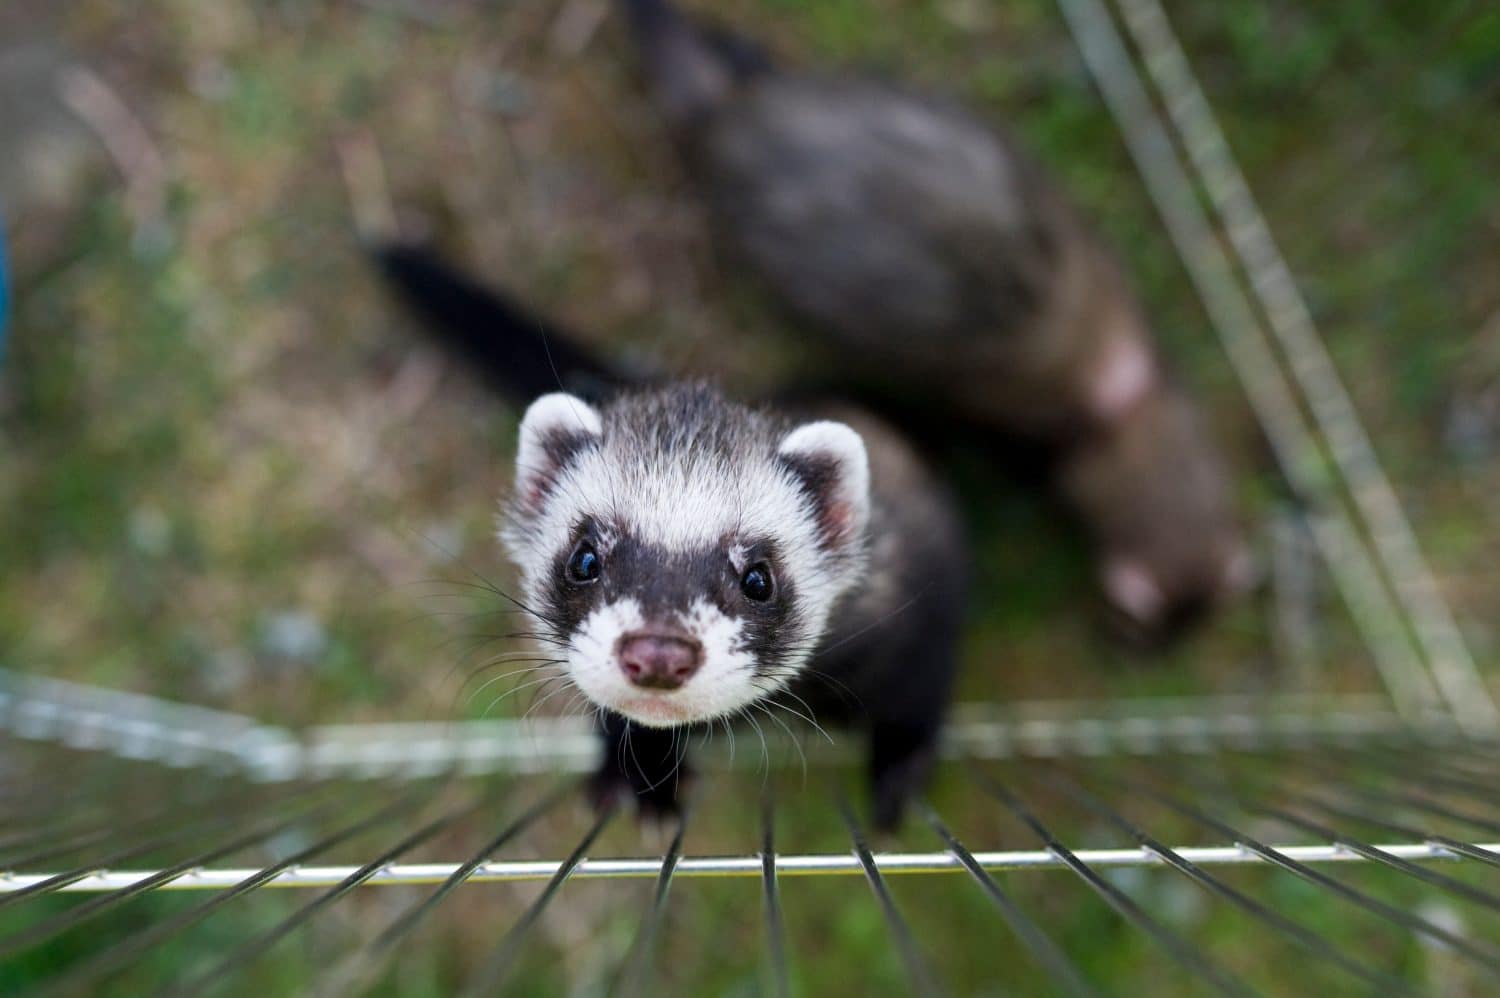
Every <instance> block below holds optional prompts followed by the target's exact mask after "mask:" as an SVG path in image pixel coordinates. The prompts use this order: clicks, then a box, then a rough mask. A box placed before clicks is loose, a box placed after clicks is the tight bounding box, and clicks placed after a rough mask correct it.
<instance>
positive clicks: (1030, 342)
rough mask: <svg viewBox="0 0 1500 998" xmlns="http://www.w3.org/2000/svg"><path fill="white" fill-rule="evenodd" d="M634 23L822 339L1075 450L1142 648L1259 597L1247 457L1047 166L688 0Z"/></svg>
mask: <svg viewBox="0 0 1500 998" xmlns="http://www.w3.org/2000/svg"><path fill="white" fill-rule="evenodd" d="M623 6H624V8H625V10H626V13H627V15H628V17H629V20H630V25H631V29H632V33H633V35H634V37H635V40H636V42H637V44H638V47H639V49H640V51H641V53H642V61H643V62H644V68H645V73H646V76H647V78H648V82H649V86H650V89H651V93H652V96H653V99H654V103H655V105H656V106H657V107H658V108H659V109H660V111H661V113H662V114H663V116H664V118H665V119H666V121H667V123H668V124H669V126H670V127H671V129H672V132H673V134H674V136H675V138H676V140H677V142H678V144H679V145H680V147H681V150H682V153H683V157H684V160H685V162H686V164H687V166H688V171H689V173H690V175H691V176H692V177H693V179H694V180H695V181H696V186H697V188H698V189H699V190H700V192H701V194H702V197H703V198H704V199H705V201H706V202H707V207H708V215H709V219H710V222H711V225H712V227H713V229H714V232H715V235H716V236H717V238H718V240H719V241H720V242H721V243H723V244H725V246H726V247H727V248H728V249H729V250H730V251H731V253H732V254H733V256H734V257H735V258H736V259H738V260H740V261H743V262H744V263H745V264H746V265H747V268H748V269H749V270H751V271H754V272H755V273H757V274H758V275H759V277H760V278H761V279H762V283H763V284H765V285H766V286H767V287H768V288H769V289H770V291H771V292H772V293H773V294H774V296H775V297H776V298H778V299H779V300H780V301H781V302H782V303H783V304H784V305H786V306H787V307H788V308H789V310H790V312H791V313H793V314H794V315H795V316H796V317H797V318H799V319H801V320H804V321H803V323H802V325H803V326H804V328H809V329H815V330H821V331H823V332H824V333H825V334H826V335H827V337H828V338H829V339H830V340H831V342H832V343H833V344H834V345H836V346H837V347H839V348H840V357H841V360H842V361H843V362H844V363H846V364H847V365H849V366H852V367H858V366H859V365H861V364H863V365H866V366H867V368H868V373H869V374H871V375H873V376H874V377H875V378H876V379H877V380H880V381H883V382H885V383H886V384H887V385H888V386H891V387H900V388H902V389H904V390H905V391H906V392H907V394H910V392H911V390H912V389H917V390H918V391H919V392H920V393H921V394H923V395H925V396H926V397H927V398H929V399H931V400H933V401H940V402H941V403H942V404H943V405H945V406H947V407H949V408H950V409H951V410H952V411H954V412H956V413H957V414H959V415H961V416H963V417H965V418H966V419H967V420H969V421H972V422H977V423H978V424H980V425H982V426H985V427H989V428H990V429H993V430H1000V431H1003V432H1004V433H1006V434H1008V435H1017V436H1021V437H1026V438H1030V439H1033V440H1037V441H1041V442H1043V443H1044V444H1045V445H1046V446H1047V447H1048V448H1049V449H1050V450H1052V451H1053V452H1054V453H1055V455H1056V462H1057V468H1058V471H1057V474H1058V482H1059V488H1060V492H1061V494H1062V495H1063V496H1064V498H1065V499H1066V501H1067V502H1068V503H1069V504H1070V505H1071V506H1072V508H1073V509H1074V510H1075V511H1076V513H1077V514H1078V515H1079V517H1080V519H1081V520H1082V521H1083V523H1084V525H1085V527H1086V528H1088V529H1089V530H1090V531H1091V532H1092V533H1093V535H1094V537H1095V539H1096V541H1097V544H1098V547H1099V549H1100V552H1101V556H1100V569H1099V572H1100V582H1101V585H1102V589H1103V592H1104V594H1105V596H1106V598H1107V599H1108V601H1109V602H1110V603H1111V604H1112V605H1113V607H1114V608H1115V609H1116V610H1117V611H1118V612H1119V613H1120V614H1121V615H1123V617H1124V618H1126V619H1127V620H1128V621H1130V622H1131V623H1132V624H1133V625H1134V627H1135V628H1136V629H1137V630H1138V631H1140V632H1141V633H1142V634H1144V635H1150V634H1161V633H1164V632H1168V631H1171V630H1173V629H1174V628H1176V627H1177V626H1178V625H1180V624H1183V623H1185V622H1187V621H1188V620H1189V619H1191V618H1192V617H1193V616H1195V615H1196V614H1197V612H1199V611H1202V610H1204V609H1207V608H1208V607H1210V606H1212V605H1213V604H1215V603H1216V602H1218V601H1220V600H1222V599H1224V598H1225V597H1227V596H1229V595H1230V594H1232V593H1234V592H1236V591H1238V590H1239V589H1240V588H1242V587H1243V586H1244V585H1245V583H1246V582H1247V581H1248V575H1249V574H1250V566H1249V559H1248V556H1247V554H1246V549H1245V545H1244V543H1243V541H1242V538H1241V531H1240V527H1239V524H1238V522H1237V516H1236V512H1235V509H1234V505H1233V500H1232V496H1231V491H1230V489H1229V487H1228V476H1227V473H1226V471H1225V465H1224V462H1223V461H1222V459H1221V458H1220V456H1219V454H1218V453H1217V451H1216V449H1215V447H1214V445H1213V443H1212V442H1211V441H1210V440H1209V439H1208V437H1207V436H1206V434H1205V433H1204V432H1203V431H1202V429H1201V428H1200V422H1201V420H1200V416H1199V414H1198V412H1197V411H1196V409H1195V407H1194V406H1193V405H1192V403H1191V401H1190V400H1189V399H1188V398H1187V396H1186V395H1185V393H1184V392H1183V391H1182V390H1181V388H1180V387H1179V386H1178V385H1177V384H1176V383H1175V382H1174V381H1173V380H1172V379H1171V378H1170V377H1169V376H1168V375H1167V374H1166V372H1165V371H1164V368H1163V364H1162V362H1161V359H1160V357H1159V356H1158V353H1157V350H1156V348H1155V346H1154V343H1153V340H1152V336H1151V332H1150V329H1149V327H1148V324H1147V322H1146V319H1145V317H1144V315H1143V314H1142V311H1141V309H1140V307H1139V305H1138V304H1137V302H1136V300H1135V298H1134V296H1133V294H1132V293H1131V290H1130V288H1129V286H1128V283H1127V281H1126V279H1125V276H1124V274H1123V273H1122V271H1121V269H1120V267H1119V265H1118V263H1117V262H1116V261H1115V259H1114V257H1113V255H1112V254H1111V253H1110V252H1109V250H1108V249H1107V248H1106V247H1105V245H1104V243H1103V242H1102V240H1101V239H1100V238H1099V237H1098V236H1097V235H1096V234H1095V233H1094V231H1093V230H1092V228H1091V227H1090V226H1089V225H1088V224H1087V223H1086V222H1085V221H1084V220H1083V219H1082V217H1081V216H1080V215H1079V213H1078V211H1077V210H1076V209H1075V208H1074V207H1073V206H1072V204H1070V203H1069V201H1068V200H1067V198H1065V197H1064V196H1063V195H1062V193H1061V192H1060V191H1059V190H1058V189H1057V188H1056V187H1055V186H1054V185H1053V184H1052V183H1051V182H1050V180H1049V179H1048V178H1047V176H1046V174H1045V172H1044V171H1043V170H1042V168H1041V167H1040V165H1039V164H1037V163H1036V162H1035V161H1033V160H1032V159H1031V158H1030V157H1029V156H1027V155H1026V154H1025V153H1024V152H1022V151H1021V150H1020V149H1019V148H1017V146H1016V145H1015V144H1014V142H1012V141H1011V140H1010V139H1009V138H1008V137H1005V136H1003V135H1000V134H997V133H996V132H995V131H994V130H993V129H991V128H989V127H988V126H986V125H985V124H983V123H981V122H980V121H978V120H977V119H976V118H975V117H973V116H972V115H970V114H969V113H967V112H966V111H965V110H964V109H962V108H961V107H959V106H957V105H955V104H953V103H951V102H948V101H946V100H943V99H939V98H936V97H933V96H929V95H925V94H921V93H916V92H914V91H911V90H908V89H906V88H903V87H901V86H898V85H895V84H893V83H889V82H885V81H879V80H871V79H864V78H859V77H855V76H847V75H819V74H814V73H802V72H796V71H789V70H782V69H780V68H778V67H777V66H776V65H774V63H773V61H772V60H771V58H770V57H769V56H768V55H767V54H766V52H765V51H764V50H763V49H762V48H760V47H758V46H756V45H754V44H753V43H751V42H749V41H746V40H743V39H738V38H736V37H735V36H732V35H730V34H729V33H727V32H725V31H722V30H719V29H717V28H710V27H704V26H700V25H698V24H697V23H695V22H693V21H692V20H690V19H689V18H688V17H687V16H686V15H684V14H682V13H681V12H680V11H679V10H677V9H676V8H675V7H673V6H672V5H671V4H670V3H668V2H666V0H623ZM892 382H897V383H898V385H892V384H891V383H892Z"/></svg>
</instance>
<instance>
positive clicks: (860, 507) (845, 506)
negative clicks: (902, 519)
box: [777, 421, 870, 551]
mask: <svg viewBox="0 0 1500 998" xmlns="http://www.w3.org/2000/svg"><path fill="white" fill-rule="evenodd" d="M777 453H778V455H779V456H780V457H781V460H782V461H783V462H785V464H786V466H787V467H788V468H789V469H791V471H792V473H793V474H795V475H796V476H797V480H798V481H799V482H800V483H801V485H802V488H803V490H804V491H805V492H806V493H807V494H808V496H809V497H810V498H811V499H812V501H813V506H814V508H815V509H816V510H817V515H818V534H819V540H820V541H821V542H822V545H823V547H824V548H826V549H828V550H834V551H842V550H844V549H846V548H848V547H849V546H850V545H852V544H854V543H856V542H857V541H859V540H860V538H862V537H863V536H864V532H865V526H866V524H868V523H869V520H870V460H869V457H868V456H867V455H866V454H865V442H864V440H862V439H861V438H860V435H859V434H858V433H855V432H854V431H853V430H852V429H850V428H849V427H848V426H846V425H845V424H843V423H834V422H829V421H820V422H816V423H804V424H803V425H801V426H799V427H797V428H796V429H795V430H793V431H792V432H790V433H788V434H787V435H786V437H785V438H784V439H783V440H782V441H781V446H780V447H779V448H778V449H777Z"/></svg>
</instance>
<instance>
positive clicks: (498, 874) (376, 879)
mask: <svg viewBox="0 0 1500 998" xmlns="http://www.w3.org/2000/svg"><path fill="white" fill-rule="evenodd" d="M1475 845H1476V847H1477V848H1480V849H1485V850H1488V851H1495V850H1500V842H1479V843H1475ZM1276 848H1277V849H1278V850H1279V851H1280V852H1281V853H1283V854H1284V855H1286V856H1290V857H1293V858H1295V859H1296V860H1297V861H1299V862H1302V863H1318V864H1326V863H1332V864H1349V863H1361V862H1364V861H1365V860H1364V858H1363V857H1361V856H1359V855H1358V854H1356V853H1352V852H1350V851H1349V850H1348V849H1346V848H1344V847H1342V846H1340V845H1337V844H1333V843H1327V844H1315V845H1305V844H1304V845H1284V846H1277V847H1276ZM1379 848H1380V850H1381V851H1382V852H1386V853H1389V854H1391V855H1393V856H1400V857H1401V858H1403V859H1408V860H1412V861H1413V862H1452V861H1454V860H1455V858H1456V857H1454V856H1453V855H1452V853H1450V852H1449V851H1448V850H1447V849H1444V848H1442V847H1439V846H1437V845H1434V844H1433V843H1430V842H1391V843H1382V844H1380V845H1379ZM1072 852H1073V855H1075V856H1076V857H1077V858H1078V859H1079V860H1080V861H1082V862H1085V863H1088V864H1089V865H1090V866H1095V867H1100V868H1125V867H1156V866H1162V865H1164V864H1163V863H1162V860H1161V857H1159V856H1157V855H1155V854H1154V853H1152V852H1150V851H1149V850H1144V849H1138V848H1136V849H1075V850H1072ZM1176 852H1178V853H1179V854H1180V855H1182V856H1184V857H1186V858H1188V859H1190V860H1191V861H1192V862H1194V863H1197V864H1199V865H1201V866H1245V865H1256V864H1259V863H1261V862H1262V857H1259V856H1257V855H1255V853H1254V852H1252V851H1249V850H1247V849H1246V848H1241V847H1240V846H1239V845H1233V846H1178V847H1176ZM973 856H974V859H975V861H976V862H978V863H979V865H980V866H981V867H983V868H984V869H986V870H1061V869H1068V868H1069V864H1067V863H1065V862H1064V861H1063V860H1062V859H1061V858H1059V857H1058V856H1056V855H1054V854H1053V853H1051V852H1050V851H1048V850H1046V849H1030V850H1028V849H1012V850H996V851H983V852H976V853H974V854H973ZM874 861H875V865H876V867H877V868H878V869H879V870H880V872H881V873H882V874H884V875H886V876H903V875H914V874H930V873H964V872H965V868H964V865H963V864H962V863H961V862H959V861H958V859H957V858H956V857H955V856H954V855H953V854H952V853H949V852H946V851H944V852H887V853H876V854H874ZM661 864H662V857H660V856H651V857H632V858H625V859H586V860H584V861H583V862H580V863H579V864H578V866H577V868H576V869H575V870H574V871H573V873H572V877H573V878H574V879H578V880H654V879H656V878H657V877H659V876H660V875H661ZM460 865H461V864H458V863H415V864H402V863H388V864H386V865H385V866H383V867H382V868H381V869H380V870H379V871H378V872H377V873H376V874H375V875H373V876H371V877H368V878H366V879H365V880H364V881H362V885H366V886H370V887H403V886H405V887H409V886H413V885H417V886H421V885H429V886H433V885H437V884H441V883H443V882H444V881H445V880H447V879H448V878H449V877H451V876H453V873H454V871H456V870H457V869H458V868H459V866H460ZM772 865H773V866H774V867H775V870H776V875H777V879H778V880H779V879H780V878H782V877H828V876H859V875H861V874H863V872H864V867H863V866H862V865H861V863H860V861H859V859H858V857H856V856H854V855H852V854H850V853H791V854H781V855H778V856H775V857H773V860H772ZM564 866H565V861H562V860H555V859H545V860H516V861H502V862H490V863H484V864H483V865H481V866H480V867H479V869H478V870H477V871H475V872H474V873H473V874H472V875H470V876H469V877H468V878H467V879H466V880H465V883H472V884H499V883H510V884H515V883H527V882H531V883H536V882H538V881H546V880H550V879H552V878H553V877H554V876H556V875H557V872H558V870H559V869H560V868H562V867H564ZM764 867H765V860H764V857H763V856H762V855H760V854H758V853H757V854H755V855H752V856H684V857H682V859H681V860H679V861H678V863H677V869H676V871H675V872H674V873H673V876H674V878H693V879H701V878H742V879H752V878H754V879H762V878H763V877H764ZM358 869H359V868H358V867H355V866H352V865H351V866H304V867H300V868H297V869H291V870H286V871H283V872H282V873H281V874H280V875H278V876H276V877H274V878H273V879H272V880H270V881H269V882H268V883H267V884H266V885H265V886H267V887H272V888H279V889H306V888H318V887H331V886H334V885H336V884H339V883H341V882H342V881H344V880H345V879H347V878H348V877H349V876H351V875H352V874H353V873H355V872H357V871H358ZM155 872H156V871H153V870H118V871H108V870H106V871H102V872H99V873H96V874H94V875H92V876H90V877H89V878H87V879H86V880H82V881H79V882H78V883H76V884H70V885H69V886H67V887H64V888H62V889H61V890H59V892H58V893H60V894H61V893H90V892H94V893H97V892H100V891H115V890H119V889H120V888H122V887H128V886H130V885H131V884H134V883H136V882H138V881H140V880H142V879H144V878H146V877H148V876H151V875H152V874H153V873H155ZM258 872H259V870H257V869H254V868H250V869H201V870H189V871H188V872H186V873H184V874H182V875H181V876H180V877H178V878H177V879H176V880H172V881H169V882H167V883H164V884H162V885H160V886H158V887H157V888H156V890H158V891H221V890H226V889H228V888H232V887H234V886H236V885H237V884H238V883H239V882H240V881H241V880H243V879H245V878H246V877H249V876H253V875H255V874H256V873H258ZM44 877H45V875H44V874H36V875H34V876H18V877H9V878H7V877H0V891H5V890H15V889H19V888H22V887H25V886H26V885H27V884H28V883H30V882H31V881H32V880H40V879H43V878H44Z"/></svg>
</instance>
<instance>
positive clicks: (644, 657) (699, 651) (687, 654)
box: [618, 634, 703, 690]
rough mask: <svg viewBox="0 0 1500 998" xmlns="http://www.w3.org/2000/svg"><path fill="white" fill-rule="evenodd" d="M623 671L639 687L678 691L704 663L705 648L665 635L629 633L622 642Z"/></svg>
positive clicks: (696, 643) (621, 664)
mask: <svg viewBox="0 0 1500 998" xmlns="http://www.w3.org/2000/svg"><path fill="white" fill-rule="evenodd" d="M618 654H619V659H620V669H621V671H623V672H624V673H625V676H626V678H627V679H629V680H630V681H631V682H632V683H634V684H635V685H636V686H642V687H645V688H646V689H648V690H675V689H677V687H679V686H681V685H682V684H683V683H685V682H687V681H688V678H689V677H691V676H692V674H693V673H695V672H697V671H698V666H699V665H701V664H702V662H703V646H702V645H701V644H699V643H698V642H696V641H692V640H689V639H686V638H679V637H671V636H668V635H664V634H627V635H625V636H624V637H623V638H621V639H620V650H619V653H618Z"/></svg>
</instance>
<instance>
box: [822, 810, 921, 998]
mask: <svg viewBox="0 0 1500 998" xmlns="http://www.w3.org/2000/svg"><path fill="white" fill-rule="evenodd" d="M838 808H839V813H840V815H841V816H842V817H843V819H844V824H845V826H846V827H847V828H848V829H849V838H850V839H851V841H852V842H853V844H854V855H855V856H856V857H857V858H858V860H859V865H860V868H861V869H863V870H864V873H865V879H866V880H867V881H868V882H869V884H870V890H872V891H873V892H874V893H875V900H876V901H878V902H879V903H880V911H881V914H883V915H884V916H885V924H886V927H887V928H889V929H890V931H891V937H892V938H893V939H894V940H895V941H896V951H897V952H898V953H900V954H901V962H902V963H903V964H904V965H905V966H906V974H907V977H909V978H910V979H911V984H912V989H913V990H914V991H915V992H916V993H917V994H923V995H937V994H942V993H943V989H942V987H941V986H940V985H939V984H938V982H937V978H936V977H935V976H934V975H933V973H932V970H931V969H930V968H929V967H928V965H927V959H926V957H924V956H923V955H922V950H921V947H919V946H918V945H917V938H916V936H914V935H912V931H911V926H909V925H907V924H906V919H905V918H903V917H902V916H901V912H900V910H899V909H898V908H897V907H896V899H895V898H894V897H892V896H891V889H890V887H889V886H888V885H887V884H886V882H885V878H884V877H883V876H881V875H880V867H879V866H878V865H877V864H876V863H875V857H874V855H872V854H871V852H870V846H869V844H868V843H867V842H866V841H865V833H864V832H863V831H862V830H861V829H860V827H859V821H858V820H857V819H856V818H855V817H854V809H853V808H851V807H850V806H849V802H848V801H847V800H845V799H844V797H843V796H842V795H840V797H839V798H838Z"/></svg>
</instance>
